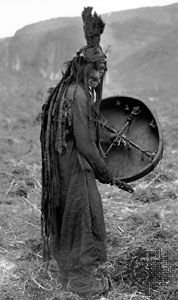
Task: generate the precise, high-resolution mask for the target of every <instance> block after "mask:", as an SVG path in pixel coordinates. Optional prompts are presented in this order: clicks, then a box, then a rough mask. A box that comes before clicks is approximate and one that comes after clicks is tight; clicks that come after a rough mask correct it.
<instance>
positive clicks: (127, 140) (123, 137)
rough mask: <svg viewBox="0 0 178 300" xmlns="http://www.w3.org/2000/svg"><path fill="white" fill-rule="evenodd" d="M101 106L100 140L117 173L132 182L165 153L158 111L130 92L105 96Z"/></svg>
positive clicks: (109, 162)
mask: <svg viewBox="0 0 178 300" xmlns="http://www.w3.org/2000/svg"><path fill="white" fill-rule="evenodd" d="M100 110H101V122H100V143H101V147H102V150H103V151H104V153H105V154H106V163H107V165H108V167H109V169H110V171H111V172H112V175H113V177H117V178H119V179H120V180H123V181H125V182H131V181H134V180H137V179H139V178H141V177H143V176H145V175H146V174H148V173H149V172H151V171H152V170H153V169H154V168H155V166H156V165H157V164H158V162H159V161H160V160H161V158H162V155H163V136H162V130H161V127H160V124H159V121H158V118H157V116H156V114H155V113H153V112H152V111H151V109H150V108H149V107H148V106H147V105H146V104H145V103H143V101H141V100H139V99H135V98H132V97H129V96H113V97H109V98H105V99H103V100H102V101H101V104H100ZM133 112H135V113H133ZM130 119H131V121H128V120H130ZM104 124H105V125H106V124H107V125H106V126H105V125H104ZM109 127H110V129H108V128H109ZM121 132H122V134H120V133H121ZM118 133H119V134H120V135H119V138H118V139H117V141H116V140H115V138H116V136H117V134H118ZM113 134H114V137H113ZM111 135H112V136H111ZM114 140H115V143H113V141H114ZM111 144H112V146H111ZM109 147H110V149H109ZM108 150H109V151H108Z"/></svg>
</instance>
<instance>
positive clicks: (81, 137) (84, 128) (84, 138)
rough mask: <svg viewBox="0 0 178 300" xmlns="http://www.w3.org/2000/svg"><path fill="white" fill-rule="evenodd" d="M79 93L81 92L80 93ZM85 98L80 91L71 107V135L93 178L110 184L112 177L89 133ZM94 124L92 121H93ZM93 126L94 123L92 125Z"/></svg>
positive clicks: (93, 138)
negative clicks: (91, 171) (89, 167)
mask: <svg viewBox="0 0 178 300" xmlns="http://www.w3.org/2000/svg"><path fill="white" fill-rule="evenodd" d="M80 92H81V91H80ZM87 101H88V100H87V97H86V95H85V93H84V91H82V92H81V93H79V92H78V93H76V97H75V99H74V101H73V105H72V113H73V135H74V138H75V142H76V147H77V149H78V151H79V153H80V154H81V155H82V156H83V157H84V158H85V160H86V161H87V162H88V163H89V165H90V166H91V167H92V169H93V171H94V173H95V177H96V178H97V179H98V180H99V181H100V182H102V183H111V182H112V175H111V173H110V171H109V170H108V168H107V165H106V162H105V161H104V159H103V158H102V157H101V155H100V153H99V150H98V148H97V146H96V143H95V137H94V134H93V132H91V130H92V129H91V127H90V124H89V122H91V121H89V117H88V104H87ZM93 122H94V121H93ZM92 125H94V123H93V124H92Z"/></svg>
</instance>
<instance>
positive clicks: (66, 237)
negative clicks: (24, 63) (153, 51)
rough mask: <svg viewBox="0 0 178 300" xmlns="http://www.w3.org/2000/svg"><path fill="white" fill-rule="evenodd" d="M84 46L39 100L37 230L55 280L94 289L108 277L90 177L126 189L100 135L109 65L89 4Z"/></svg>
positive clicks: (79, 289) (84, 291) (103, 286)
mask: <svg viewBox="0 0 178 300" xmlns="http://www.w3.org/2000/svg"><path fill="white" fill-rule="evenodd" d="M82 18H83V23H84V33H85V38H86V41H87V45H86V46H84V47H83V48H81V49H80V50H79V51H78V52H77V54H76V56H75V57H74V58H73V59H72V60H71V61H70V62H68V63H67V65H66V70H65V73H64V74H63V77H62V79H61V81H60V82H59V83H58V84H57V86H56V87H55V88H54V89H52V91H51V93H50V96H49V98H48V100H47V102H46V103H45V105H44V106H43V112H42V125H41V149H42V203H41V210H42V236H43V241H44V255H45V256H46V255H47V254H49V251H50V252H51V254H52V255H53V257H54V258H55V260H56V261H57V264H58V266H59V270H60V275H61V280H62V281H64V282H66V284H67V289H68V290H71V291H73V292H76V293H78V294H79V295H92V294H100V293H102V292H104V291H106V290H107V289H108V287H109V285H108V281H107V279H106V278H105V279H102V280H101V279H99V278H96V277H95V276H94V270H95V269H96V268H97V267H98V265H99V264H102V263H104V262H105V261H106V260H107V252H106V232H105V223H104V215H103V207H102V200H101V196H100V194H99V191H98V188H97V184H96V179H98V180H99V181H100V182H101V183H106V184H116V185H118V186H120V187H121V188H125V189H126V190H128V191H130V187H129V185H127V184H125V183H121V182H120V181H119V180H118V179H117V178H113V176H112V174H111V171H110V170H109V169H108V167H107V165H106V162H105V158H104V155H103V153H102V149H101V147H100V141H99V138H100V137H99V123H98V122H97V120H98V119H99V117H100V111H99V107H100V101H101V97H102V86H103V78H104V75H105V72H106V70H107V64H106V55H105V54H104V53H103V51H102V48H101V46H100V35H101V34H102V33H103V31H104V27H105V24H104V22H103V21H102V19H101V17H100V16H98V15H97V14H96V13H94V14H93V15H92V7H87V8H84V11H83V12H82Z"/></svg>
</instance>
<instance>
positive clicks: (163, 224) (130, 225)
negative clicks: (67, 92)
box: [0, 97, 178, 300]
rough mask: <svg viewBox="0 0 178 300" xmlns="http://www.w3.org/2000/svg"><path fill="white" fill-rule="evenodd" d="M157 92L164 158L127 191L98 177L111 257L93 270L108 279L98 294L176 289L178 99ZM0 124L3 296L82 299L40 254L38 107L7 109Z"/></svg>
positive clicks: (161, 295) (138, 296) (123, 297)
mask: <svg viewBox="0 0 178 300" xmlns="http://www.w3.org/2000/svg"><path fill="white" fill-rule="evenodd" d="M155 99H156V100H155V102H154V104H153V106H155V108H156V109H157V110H158V108H159V111H158V114H159V118H160V121H161V124H162V127H163V132H164V137H165V140H166V143H165V151H164V157H163V160H162V163H161V164H160V165H159V166H158V167H157V168H156V169H155V170H154V171H153V172H152V173H150V174H148V175H147V176H146V177H144V178H143V179H141V180H139V181H137V182H134V183H133V186H134V187H135V193H134V194H132V195H130V194H127V193H126V192H123V191H120V190H117V189H115V188H114V187H110V186H107V185H102V184H98V187H99V190H100V192H101V195H102V199H103V206H104V213H105V221H106V229H107V245H108V263H107V264H105V265H104V266H102V268H101V269H100V270H98V272H102V273H104V274H106V275H107V276H109V278H110V280H111V285H112V287H111V290H110V292H109V293H108V294H106V295H103V296H102V297H99V298H98V299H108V300H116V299H117V300H131V299H132V300H144V299H155V300H164V299H172V300H175V299H176V290H177V297H178V285H177V282H178V281H177V274H176V273H178V272H177V268H178V250H177V249H178V218H177V216H178V204H177V195H178V173H177V164H178V142H177V140H176V132H177V128H178V121H177V120H178V118H177V117H178V111H176V110H175V108H174V107H175V105H177V102H178V101H177V99H175V98H174V97H173V98H172V102H171V103H172V104H171V105H170V103H169V105H168V104H167V102H166V101H163V102H160V100H159V98H156V97H155ZM163 100H164V99H163ZM165 100H166V99H165ZM0 130H1V138H2V144H1V152H0V155H1V168H0V177H1V181H0V182H1V183H0V185H1V192H0V193H1V198H0V208H1V210H0V289H1V293H0V299H1V300H30V299H34V300H63V299H68V300H71V299H79V297H77V296H76V295H74V294H72V293H68V292H65V291H63V290H62V288H61V284H60V281H59V280H58V271H57V266H56V264H55V261H53V260H51V262H50V266H49V269H48V271H46V265H45V263H44V262H43V260H42V253H41V240H40V193H41V185H40V151H39V139H38V137H39V124H38V122H37V121H35V114H34V115H33V117H32V118H31V119H29V118H28V116H27V115H25V114H24V115H22V116H20V117H19V116H18V117H16V118H14V119H13V118H10V117H9V115H8V114H5V115H3V119H2V123H1V127H0ZM171 297H172V298H171Z"/></svg>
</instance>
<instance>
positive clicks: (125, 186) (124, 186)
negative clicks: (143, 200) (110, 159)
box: [112, 178, 134, 193]
mask: <svg viewBox="0 0 178 300" xmlns="http://www.w3.org/2000/svg"><path fill="white" fill-rule="evenodd" d="M113 184H114V185H116V186H117V187H118V188H119V189H121V190H124V191H126V192H128V193H133V192H134V189H133V187H132V186H131V185H129V184H127V183H126V182H124V181H122V180H119V179H118V178H113V181H112V185H113Z"/></svg>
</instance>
